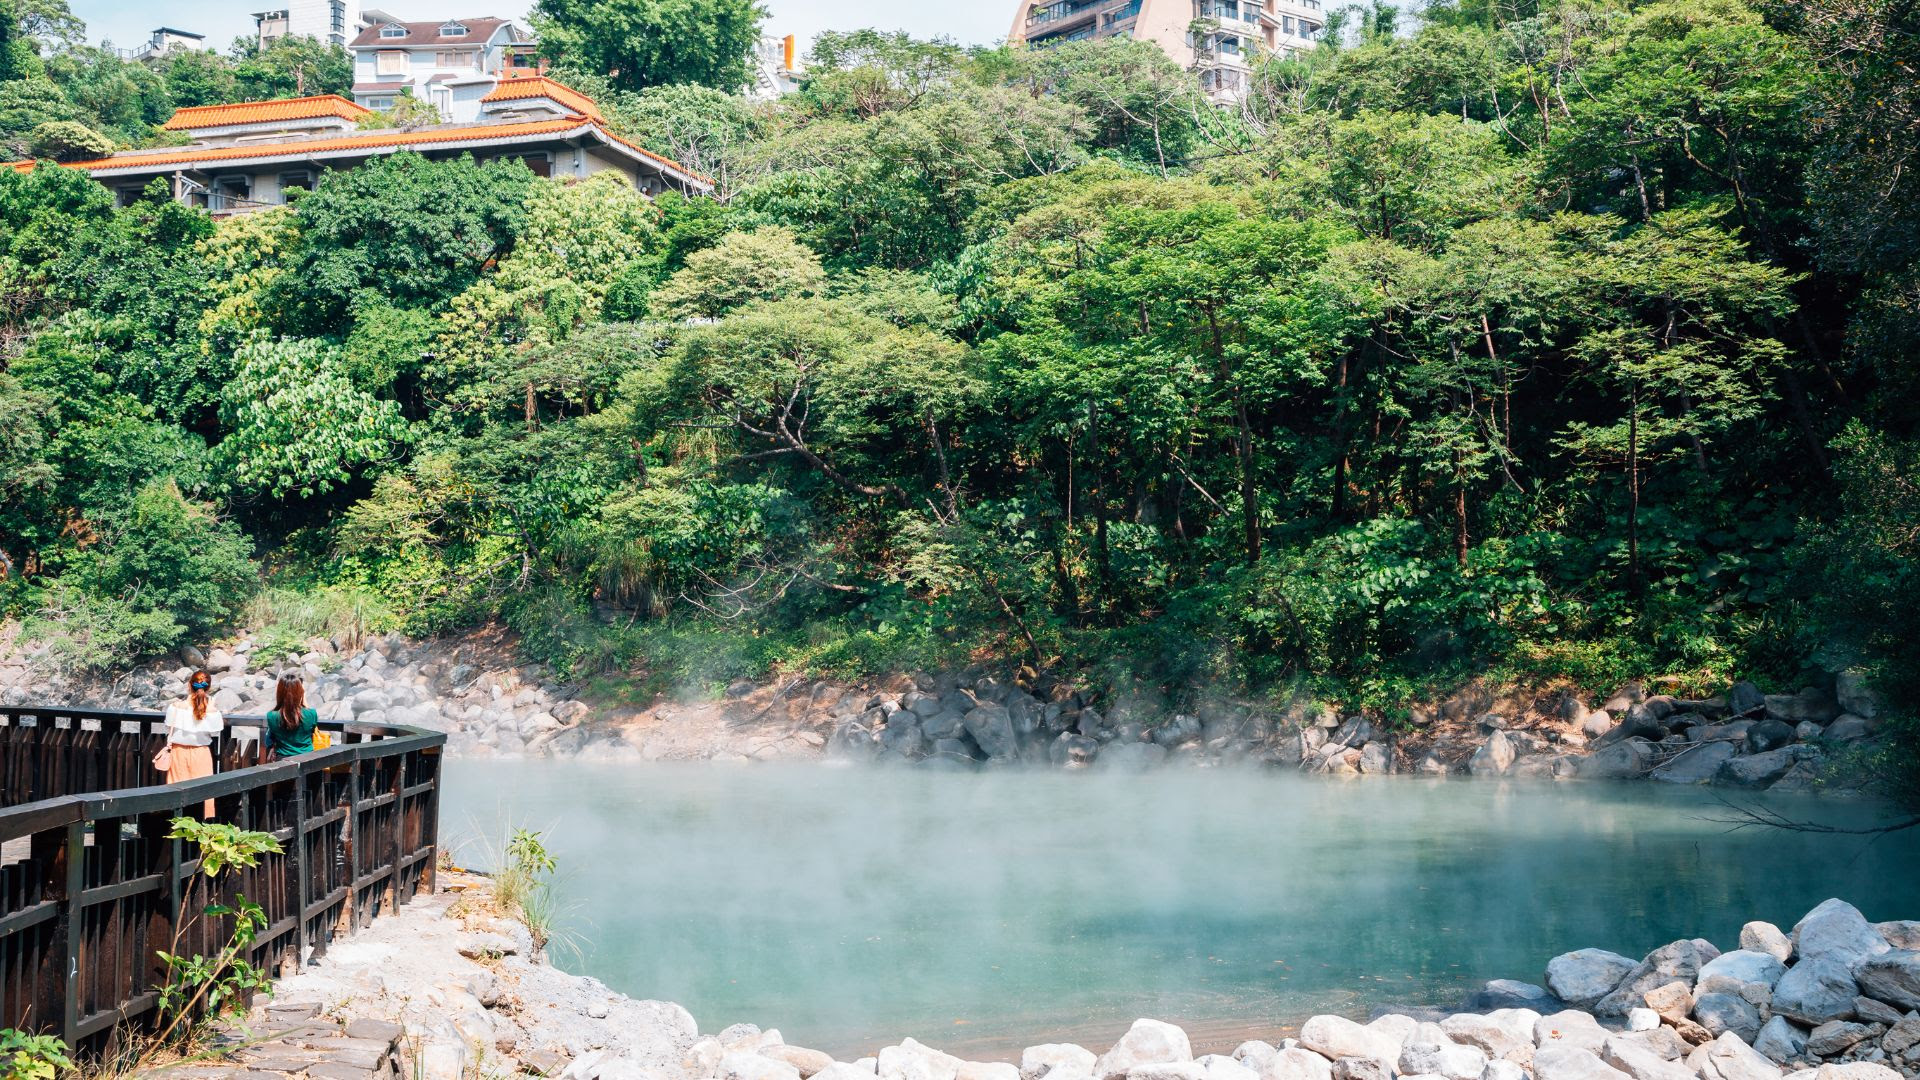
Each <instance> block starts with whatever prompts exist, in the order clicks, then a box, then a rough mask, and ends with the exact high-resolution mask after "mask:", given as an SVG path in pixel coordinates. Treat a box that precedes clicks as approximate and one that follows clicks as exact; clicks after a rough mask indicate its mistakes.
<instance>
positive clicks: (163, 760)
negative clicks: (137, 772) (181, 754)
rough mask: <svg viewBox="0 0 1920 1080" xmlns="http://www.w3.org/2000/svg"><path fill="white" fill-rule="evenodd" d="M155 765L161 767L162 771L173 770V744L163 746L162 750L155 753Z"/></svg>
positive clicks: (157, 767)
mask: <svg viewBox="0 0 1920 1080" xmlns="http://www.w3.org/2000/svg"><path fill="white" fill-rule="evenodd" d="M153 767H154V768H156V769H159V770H160V771H161V772H172V771H173V747H172V746H171V745H168V746H163V747H161V748H160V752H159V753H157V754H155V755H153Z"/></svg>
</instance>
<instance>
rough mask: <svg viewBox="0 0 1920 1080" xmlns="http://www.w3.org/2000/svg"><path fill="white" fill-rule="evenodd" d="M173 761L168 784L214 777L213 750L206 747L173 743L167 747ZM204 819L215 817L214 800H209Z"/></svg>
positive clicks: (170, 764)
mask: <svg viewBox="0 0 1920 1080" xmlns="http://www.w3.org/2000/svg"><path fill="white" fill-rule="evenodd" d="M167 752H168V756H169V757H170V758H171V761H170V762H169V763H168V768H167V783H169V784H179V783H184V782H185V781H188V780H199V779H201V778H202V777H207V776H212V775H213V749H212V748H211V747H206V746H181V745H180V744H179V743H172V744H170V745H169V746H168V747H167ZM201 816H202V817H208V818H211V817H212V816H213V800H212V799H208V800H207V803H206V812H205V813H204V814H202V815H201Z"/></svg>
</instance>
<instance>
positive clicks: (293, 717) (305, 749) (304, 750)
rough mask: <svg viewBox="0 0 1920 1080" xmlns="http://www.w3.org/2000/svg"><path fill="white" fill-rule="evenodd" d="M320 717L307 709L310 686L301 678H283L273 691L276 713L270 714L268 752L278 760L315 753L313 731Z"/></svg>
mask: <svg viewBox="0 0 1920 1080" xmlns="http://www.w3.org/2000/svg"><path fill="white" fill-rule="evenodd" d="M319 723H320V714H319V713H317V712H314V711H313V710H312V709H309V708H307V686H306V684H305V683H303V682H301V681H300V676H298V675H293V674H287V675H282V676H280V685H278V686H276V687H275V688H274V691H273V711H272V712H270V713H268V714H267V723H266V727H265V732H266V736H267V749H268V750H270V751H272V754H271V756H272V757H276V758H284V757H293V756H294V755H296V754H311V753H313V729H314V728H315V727H316V726H318V725H319Z"/></svg>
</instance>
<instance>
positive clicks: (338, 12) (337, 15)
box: [328, 0, 347, 34]
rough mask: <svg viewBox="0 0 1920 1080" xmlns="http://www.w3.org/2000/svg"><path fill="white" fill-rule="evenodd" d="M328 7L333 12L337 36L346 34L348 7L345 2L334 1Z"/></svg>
mask: <svg viewBox="0 0 1920 1080" xmlns="http://www.w3.org/2000/svg"><path fill="white" fill-rule="evenodd" d="M328 6H329V7H330V8H332V10H333V32H334V33H336V34H344V33H346V32H347V5H346V2H345V0H333V3H332V4H329V5H328Z"/></svg>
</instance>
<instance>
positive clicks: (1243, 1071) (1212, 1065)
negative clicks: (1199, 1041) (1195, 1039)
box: [1193, 1054, 1260, 1080]
mask: <svg viewBox="0 0 1920 1080" xmlns="http://www.w3.org/2000/svg"><path fill="white" fill-rule="evenodd" d="M1193 1063H1194V1064H1195V1065H1197V1066H1199V1068H1200V1070H1201V1075H1202V1076H1203V1078H1204V1080H1260V1074H1259V1072H1257V1071H1256V1070H1254V1069H1251V1068H1249V1067H1247V1066H1246V1065H1242V1064H1241V1063H1240V1062H1239V1061H1238V1060H1236V1059H1234V1058H1230V1057H1227V1056H1226V1055H1224V1054H1206V1055H1203V1056H1201V1057H1197V1058H1195V1059H1193Z"/></svg>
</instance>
